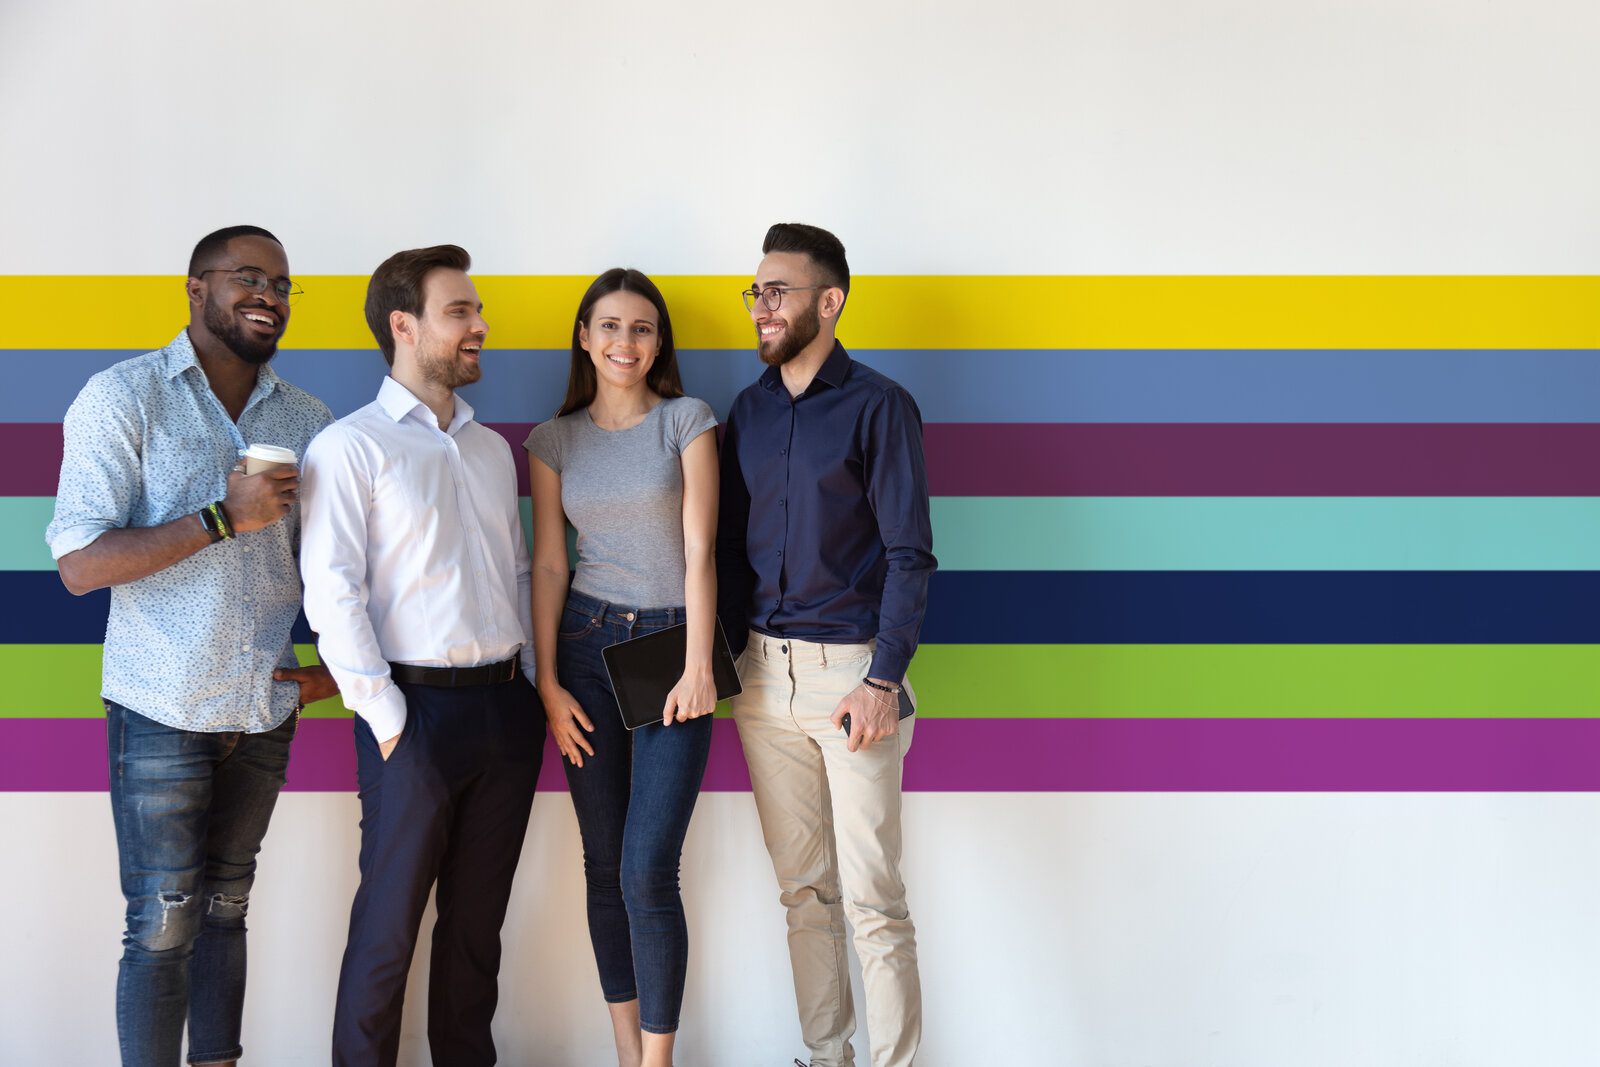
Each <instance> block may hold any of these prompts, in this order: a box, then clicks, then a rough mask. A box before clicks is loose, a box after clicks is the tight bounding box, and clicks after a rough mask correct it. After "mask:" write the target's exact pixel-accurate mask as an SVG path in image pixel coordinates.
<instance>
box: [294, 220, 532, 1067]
mask: <svg viewBox="0 0 1600 1067" xmlns="http://www.w3.org/2000/svg"><path fill="white" fill-rule="evenodd" d="M470 265H471V259H470V258H469V257H468V255H467V253H466V252H465V251H464V250H462V249H461V248H458V247H456V246H455V245H440V246H437V247H434V248H423V249H414V250H412V251H407V252H400V253H398V254H396V255H394V256H391V257H390V258H389V259H387V260H385V261H384V262H383V264H382V265H380V266H379V267H378V270H377V272H376V273H375V274H373V276H372V280H371V282H370V283H369V284H368V286H367V307H366V311H367V324H368V325H369V326H370V327H371V328H372V333H373V335H374V336H375V337H376V338H377V340H378V345H379V347H380V348H382V350H383V355H384V358H385V359H387V360H388V362H389V365H390V367H391V368H392V369H391V371H390V374H389V376H388V377H386V378H385V379H384V380H383V384H382V386H381V387H380V388H379V390H378V399H377V400H376V401H375V402H373V403H371V404H368V405H367V406H366V407H364V408H362V409H360V410H359V411H356V412H354V413H353V414H351V415H348V416H346V417H345V418H343V419H340V420H339V421H338V422H336V423H335V424H334V425H332V426H330V427H328V429H327V430H325V431H323V433H322V434H321V435H319V436H318V437H317V439H316V440H315V441H313V442H312V444H311V447H310V449H309V450H308V451H307V453H306V461H305V468H304V474H303V481H302V484H301V511H302V515H303V520H302V521H303V534H302V542H303V547H302V549H301V554H300V566H301V572H302V574H303V576H304V579H305V585H306V604H305V608H306V617H307V619H308V620H310V622H311V626H312V628H313V629H314V630H316V631H317V633H319V634H320V635H321V640H320V642H319V651H320V653H321V656H322V660H323V662H324V663H326V664H327V665H328V667H329V669H330V670H331V671H332V672H333V676H334V678H335V679H336V680H337V681H338V682H339V683H340V685H341V689H342V691H343V694H344V700H345V703H346V704H348V705H349V706H350V707H351V708H353V709H354V710H355V711H356V713H357V714H356V720H355V736H356V761H357V768H358V773H359V778H360V785H361V861H360V862H361V885H360V888H359V889H357V891H356V898H355V903H354V905H353V906H352V908H351V914H350V939H349V942H348V943H347V945H346V947H345V953H344V963H343V966H342V968H341V969H340V973H339V991H338V999H337V1003H336V1005H335V1009H334V1024H333V1062H334V1064H335V1065H336V1067H356V1065H362V1067H365V1065H380V1064H381V1065H389V1064H393V1063H394V1062H395V1059H396V1057H397V1055H398V1052H399V1045H400V1018H401V1009H402V1007H403V1005H404V1002H405V985H406V972H407V971H408V969H409V967H410V963H411V955H412V951H413V950H414V948H415V947H416V940H417V928H418V925H419V923H420V922H421V919H422V913H423V910H424V908H425V907H426V905H427V902H428V894H429V891H430V890H431V889H432V888H433V884H434V882H435V880H437V882H438V897H437V906H438V922H437V925H435V927H434V932H433V959H432V965H431V969H430V974H429V980H428V1043H429V1046H430V1049H431V1051H432V1054H433V1062H434V1063H438V1064H449V1065H451V1067H476V1065H480V1064H482V1065H487V1064H492V1063H494V1062H495V1048H494V1040H493V1038H492V1036H491V1035H490V1022H491V1021H492V1020H493V1018H494V1011H495V1004H496V1000H497V998H498V995H499V994H498V990H499V967H500V926H501V923H502V921H503V920H504V918H505V912H506V904H507V901H508V900H509V898H510V894H511V882H512V877H513V875H514V874H515V873H516V867H517V859H518V857H519V855H520V854H521V850H522V839H523V835H524V834H525V832H526V830H527V825H528V812H529V808H530V806H531V804H532V803H533V790H534V784H535V782H536V780H537V778H538V774H539V763H540V759H541V756H542V754H543V743H544V709H543V706H542V705H541V704H540V703H539V698H538V696H537V695H536V693H535V691H534V688H533V685H532V679H533V675H534V671H533V652H532V648H533V646H532V642H531V640H530V639H529V635H530V634H531V633H532V627H531V624H530V621H529V610H530V600H529V586H528V581H529V562H528V549H527V543H526V542H525V541H524V539H523V532H522V524H521V520H520V518H519V515H518V508H517V482H516V467H515V465H514V462H513V460H512V457H511V450H510V447H509V446H508V445H507V444H506V442H505V439H504V438H502V437H501V436H500V435H499V434H498V433H496V432H495V431H493V430H490V429H488V428H487V427H485V426H482V425H480V424H479V423H477V422H474V421H473V419H472V408H471V407H470V406H468V404H467V403H466V401H464V400H462V399H460V398H459V397H457V396H456V395H455V390H456V388H457V387H459V386H462V385H466V384H469V383H471V382H475V381H477V380H478V377H479V375H480V374H481V371H480V369H479V366H478V359H479V356H480V350H481V348H482V346H483V339H484V337H485V335H486V334H487V333H488V326H487V325H486V324H485V323H484V320H483V314H482V308H483V305H482V304H481V303H480V302H479V300H478V292H477V289H476V287H474V285H473V284H472V280H471V279H470V278H469V277H468V276H467V273H466V272H467V268H468V267H469V266H470Z"/></svg>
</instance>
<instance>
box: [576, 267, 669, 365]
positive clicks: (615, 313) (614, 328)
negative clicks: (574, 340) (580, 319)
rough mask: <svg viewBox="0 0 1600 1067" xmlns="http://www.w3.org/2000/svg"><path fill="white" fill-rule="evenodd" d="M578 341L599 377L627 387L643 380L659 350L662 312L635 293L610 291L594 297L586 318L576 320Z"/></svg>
mask: <svg viewBox="0 0 1600 1067" xmlns="http://www.w3.org/2000/svg"><path fill="white" fill-rule="evenodd" d="M578 343H579V344H580V345H582V346H583V350H584V351H585V352H587V353H589V359H590V360H591V361H592V362H593V363H594V372H595V376H596V377H597V378H598V379H599V380H600V381H602V382H606V383H608V384H610V385H614V386H616V387H617V388H619V389H629V388H632V387H633V386H635V385H638V384H639V383H640V382H642V381H644V380H645V375H647V374H649V373H650V368H651V366H652V365H653V364H654V363H655V361H656V355H657V353H659V352H660V351H661V316H660V315H658V314H657V313H656V308H655V305H654V304H652V303H651V302H650V301H649V300H647V299H646V298H645V297H643V296H641V295H640V294H638V293H630V292H625V291H621V290H619V291H617V292H615V293H609V294H607V295H606V296H603V297H601V298H600V299H599V300H597V301H595V305H594V310H593V311H591V312H590V313H589V321H588V322H587V323H580V324H579V326H578Z"/></svg>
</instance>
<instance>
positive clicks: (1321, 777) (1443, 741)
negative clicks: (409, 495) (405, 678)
mask: <svg viewBox="0 0 1600 1067" xmlns="http://www.w3.org/2000/svg"><path fill="white" fill-rule="evenodd" d="M715 730H716V732H715V736H714V740H713V744H712V750H711V762H710V765H709V766H708V768H707V770H706V777H705V788H706V789H707V790H712V791H721V792H727V791H740V790H746V789H748V788H749V785H750V783H749V777H748V775H747V774H746V771H745V766H744V759H743V756H742V754H741V752H740V750H739V744H738V737H737V732H736V730H735V728H734V724H733V723H732V722H731V721H728V720H720V719H719V720H718V721H717V723H716V727H715ZM350 732H351V725H350V722H349V721H348V720H343V719H308V720H305V721H304V722H302V723H301V727H300V736H299V737H298V738H297V739H296V741H295V746H294V754H293V756H292V758H291V760H290V764H289V785H288V788H290V789H295V790H302V791H346V790H353V789H354V788H355V757H354V750H353V748H352V743H351V738H350ZM557 759H558V756H557V754H556V751H555V749H554V747H553V746H551V745H549V744H547V745H546V749H545V763H544V769H543V771H542V772H541V774H540V788H541V789H544V790H559V789H565V788H566V784H565V780H564V778H563V776H562V774H561V772H560V769H559V767H558V764H557ZM106 777H107V776H106V747H105V728H104V724H103V722H102V721H101V720H98V719H4V720H0V791H7V792H29V791H37V792H56V791H94V790H103V789H105V788H106ZM905 785H906V789H907V790H912V791H946V792H958V791H971V792H1235V791H1237V792H1258V791H1268V792H1463V791H1464V792H1548V791H1555V792H1593V791H1600V720H1597V719H1516V720H1509V719H930V720H927V721H925V722H921V723H918V724H917V727H916V733H915V735H914V738H913V744H912V748H911V751H910V753H909V755H908V756H907V759H906V768H905Z"/></svg>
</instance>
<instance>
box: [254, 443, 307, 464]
mask: <svg viewBox="0 0 1600 1067" xmlns="http://www.w3.org/2000/svg"><path fill="white" fill-rule="evenodd" d="M244 454H245V455H247V456H249V457H250V458H251V459H259V460H264V461H266V462H268V463H296V462H299V457H298V456H296V455H295V454H294V449H292V448H280V447H278V446H277V445H251V446H250V447H249V448H247V449H245V450H244Z"/></svg>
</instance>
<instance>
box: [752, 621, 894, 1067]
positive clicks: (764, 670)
mask: <svg viewBox="0 0 1600 1067" xmlns="http://www.w3.org/2000/svg"><path fill="white" fill-rule="evenodd" d="M872 650H873V645H872V643H868V644H862V645H822V644H817V643H814V642H811V641H793V640H787V639H783V638H775V637H767V636H765V635H764V634H758V633H753V632H752V633H751V634H750V644H749V646H748V647H747V648H746V649H745V652H744V654H743V655H742V656H741V657H740V660H739V675H740V678H741V679H742V681H743V683H744V692H743V693H742V694H740V695H739V696H737V697H735V698H734V699H733V715H734V720H735V721H736V722H737V723H738V726H739V740H740V742H741V743H742V744H743V746H744V755H745V759H746V761H747V762H748V763H749V765H750V780H751V784H752V786H753V787H754V791H755V799H756V811H757V812H758V813H759V815H760V816H761V833H762V836H763V837H765V838H766V842H767V851H768V852H769V853H770V854H771V856H772V866H773V869H774V870H775V871H776V872H777V875H778V888H779V890H780V899H781V900H782V901H783V906H784V907H785V908H786V909H788V919H789V960H790V963H791V965H792V966H793V968H794V989H795V1000H796V1002H797V1004H798V1007H799V1010H800V1030H801V1033H802V1035H803V1036H804V1038H805V1043H806V1046H807V1047H808V1048H810V1050H811V1063H812V1067H848V1065H851V1064H854V1062H855V1053H854V1050H853V1049H852V1048H851V1045H850V1037H851V1035H852V1034H853V1033H855V1028H856V1020H855V1006H854V1004H853V1002H852V999H851V996H850V973H849V969H848V964H847V962H846V957H845V926H844V920H845V918H846V916H848V917H849V919H850V925H851V927H852V928H853V929H854V931H855V946H856V954H857V955H858V956H859V957H860V959H861V978H862V982H863V984H864V985H865V987H866V998H867V1031H868V1037H869V1038H870V1039H871V1042H872V1064H873V1067H909V1065H910V1064H911V1062H912V1059H913V1058H914V1057H915V1055H916V1051H917V1045H918V1043H919V1042H920V1041H921V1039H922V985H921V980H920V979H919V978H918V975H917V939H916V930H915V928H914V927H913V926H912V924H911V915H910V912H909V911H907V909H906V891H905V884H904V883H903V882H902V881H901V878H900V768H901V762H902V760H903V759H904V757H905V753H906V750H907V749H908V748H910V747H911V734H912V729H913V724H914V723H915V721H916V716H912V717H910V718H907V719H903V720H901V722H900V732H899V733H898V734H896V735H895V736H894V737H890V738H886V739H885V740H882V741H879V742H877V743H876V744H874V745H872V746H871V747H869V748H863V749H861V750H859V751H856V752H851V751H849V750H848V749H847V748H846V747H845V742H846V737H845V735H844V733H843V732H842V731H841V730H839V729H838V728H837V727H835V726H834V725H833V724H832V723H831V722H829V717H830V716H831V715H832V714H833V712H834V709H835V708H836V707H838V705H839V701H840V699H842V698H843V697H844V695H845V694H846V693H848V692H849V691H850V690H852V689H854V688H855V687H856V686H857V685H859V684H860V682H861V679H862V678H864V677H866V675H867V668H868V666H869V665H870V664H871V662H872Z"/></svg>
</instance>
